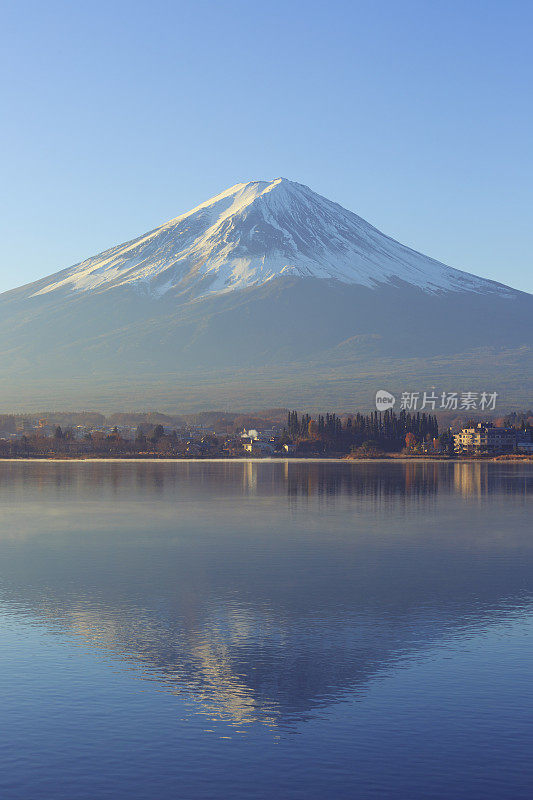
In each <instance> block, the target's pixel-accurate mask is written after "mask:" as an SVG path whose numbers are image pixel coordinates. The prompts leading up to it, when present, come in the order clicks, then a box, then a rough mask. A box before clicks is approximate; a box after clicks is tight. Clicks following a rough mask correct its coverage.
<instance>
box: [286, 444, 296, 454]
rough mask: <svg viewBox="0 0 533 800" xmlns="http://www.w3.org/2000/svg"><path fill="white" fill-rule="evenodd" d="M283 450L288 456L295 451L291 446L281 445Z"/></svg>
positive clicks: (293, 446)
mask: <svg viewBox="0 0 533 800" xmlns="http://www.w3.org/2000/svg"><path fill="white" fill-rule="evenodd" d="M283 449H284V450H285V452H286V453H287V454H288V455H290V454H291V453H294V451H295V450H296V447H295V445H293V444H284V445H283Z"/></svg>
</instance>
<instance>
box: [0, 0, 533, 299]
mask: <svg viewBox="0 0 533 800" xmlns="http://www.w3.org/2000/svg"><path fill="white" fill-rule="evenodd" d="M532 28H533V3H532V2H529V0H522V1H520V2H517V1H516V0H501V2H491V0H461V1H460V2H455V0H445V1H443V0H425V2H415V1H413V0H396V1H395V2H390V1H388V0H380V1H379V2H377V0H367V1H366V2H358V1H357V0H346V1H345V0H320V2H314V0H305V1H301V0H284V2H279V0H269V2H252V1H251V0H235V2H226V0H219V1H218V2H207V1H206V0H194V2H180V1H179V0H175V2H164V1H162V0H151V1H150V2H136V0H127V2H124V1H123V0H105V2H102V1H101V0H91V2H81V0H67V1H66V2H58V0H47V2H42V0H37V2H36V1H35V0H30V1H29V2H26V1H25V2H23V3H22V2H20V3H17V2H14V0H12V2H4V3H3V4H2V7H1V18H0V60H1V63H0V74H1V78H0V81H1V84H2V101H1V106H0V108H1V113H2V122H1V125H0V137H1V143H2V146H1V151H0V152H1V155H0V157H1V160H2V169H1V175H2V192H1V197H2V209H1V214H0V224H1V226H2V231H1V235H2V254H1V257H0V290H5V289H8V288H12V287H14V286H18V285H20V284H22V283H27V282H28V281H31V280H34V279H36V278H38V277H41V276H43V275H47V274H49V273H52V272H55V271H57V270H58V269H61V268H63V267H66V266H69V265H71V264H74V263H76V262H77V261H80V260H82V259H84V258H86V257H88V256H91V255H94V254H96V253H98V252H99V251H101V250H104V249H106V248H107V247H110V246H112V245H114V244H117V243H119V242H122V241H125V240H128V239H130V238H133V237H135V236H137V235H139V234H141V233H143V232H144V231H146V230H149V229H151V228H153V227H156V226H157V225H159V224H161V223H162V222H164V221H166V220H168V219H170V218H172V217H175V216H177V215H178V214H180V213H182V212H184V211H187V210H188V209H189V208H191V207H193V206H195V205H197V204H198V203H200V202H202V201H204V200H206V199H207V198H208V197H210V196H212V195H214V194H218V193H219V192H220V191H222V190H223V189H225V188H226V187H228V186H230V185H232V184H234V183H237V182H240V181H247V180H260V179H261V180H264V179H270V178H275V177H278V176H283V177H286V178H290V179H292V180H296V181H299V182H301V183H305V184H307V185H309V186H310V187H311V188H313V189H314V190H316V191H318V192H320V193H321V194H323V195H325V196H327V197H329V198H330V199H332V200H336V201H337V202H339V203H341V204H342V205H344V206H345V207H347V208H349V209H351V210H352V211H355V212H356V213H358V214H360V215H361V216H362V217H364V218H365V219H367V220H368V221H369V222H371V223H372V224H374V225H376V226H377V227H378V228H380V229H381V230H383V231H384V232H385V233H387V234H389V235H390V236H393V237H394V238H396V239H398V240H399V241H401V242H403V243H404V244H408V245H410V246H412V247H415V248H416V249H417V250H421V251H422V252H424V253H427V254H428V255H431V256H433V257H434V258H438V259H440V260H441V261H444V262H445V263H447V264H450V265H451V266H454V267H457V268H460V269H465V270H468V271H471V272H474V273H476V274H479V275H483V276H485V277H489V278H493V279H495V280H499V281H502V282H504V283H508V284H510V285H512V286H515V287H517V288H520V289H524V290H527V291H533V270H532V260H531V253H532V251H533V226H532V224H531V208H532V199H533V191H532V187H533V158H532V144H533V136H532V127H533V126H532V122H533V103H532V85H533V68H532V63H533V59H532V56H531V49H532V41H533V37H532Z"/></svg>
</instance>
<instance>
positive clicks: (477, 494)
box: [0, 461, 533, 726]
mask: <svg viewBox="0 0 533 800" xmlns="http://www.w3.org/2000/svg"><path fill="white" fill-rule="evenodd" d="M532 487H533V470H532V469H531V467H529V466H527V465H520V464H518V465H515V464H497V463H495V464H482V463H473V464H470V463H429V462H428V463H422V462H421V463H405V462H404V463H342V464H339V463H335V462H331V463H318V462H309V463H298V462H290V461H289V462H279V463H271V462H264V463H257V462H222V463H213V462H184V463H152V462H145V463H139V462H131V463H129V462H128V463H105V462H102V463H96V462H95V463H90V462H89V463H48V462H43V463H31V462H9V463H8V462H6V463H2V464H0V501H1V504H2V510H3V514H2V523H1V524H0V564H1V566H0V611H2V612H3V613H10V614H12V615H15V616H20V617H24V618H27V619H29V620H31V621H32V622H34V623H37V624H39V625H43V626H45V627H46V628H47V629H48V630H52V631H59V632H61V633H65V632H68V633H70V634H72V635H75V636H77V637H80V638H81V639H83V641H85V642H87V643H89V644H90V646H91V647H94V648H96V649H105V650H110V651H112V652H113V653H114V654H115V655H117V656H119V658H120V659H122V660H123V662H124V664H127V665H128V667H131V666H132V664H133V665H134V666H135V667H136V668H137V669H139V670H140V671H141V672H142V675H143V676H144V677H145V678H147V679H150V680H153V681H157V682H159V683H160V684H161V686H163V687H165V688H166V689H168V690H169V691H171V692H174V693H177V694H180V695H182V696H185V697H187V698H190V699H192V700H193V701H194V702H195V703H196V705H197V710H199V711H202V712H206V713H208V714H210V715H217V716H220V717H223V718H224V719H227V720H229V721H231V722H233V723H235V724H238V725H242V724H243V723H251V722H254V721H261V722H263V723H265V724H267V725H270V726H281V725H290V724H291V723H292V722H294V721H297V720H301V719H305V718H308V717H309V715H312V714H313V713H318V711H319V709H321V708H322V709H324V708H326V707H328V706H330V705H331V704H333V703H336V702H338V701H340V700H342V699H343V698H345V697H347V696H349V695H354V694H357V693H364V692H365V691H366V690H367V688H368V687H369V686H371V685H372V683H373V682H374V681H375V680H376V679H377V678H379V677H380V676H381V675H383V674H386V673H387V671H388V670H390V669H391V668H393V667H394V666H395V665H397V664H398V663H409V661H410V660H412V659H415V658H417V657H419V656H421V655H422V656H423V654H424V653H425V652H427V651H428V649H430V648H431V647H433V646H434V645H435V644H436V643H438V642H441V641H449V640H450V639H453V638H454V637H461V636H468V635H472V634H475V633H478V632H480V631H483V630H485V629H487V628H488V627H489V626H491V625H494V624H495V623H501V622H502V621H505V620H510V619H515V618H517V617H519V616H520V615H521V614H524V613H525V612H526V611H530V610H531V609H530V605H531V576H532V572H533V571H532V566H533V546H532V542H531V538H530V536H529V531H528V528H527V525H525V524H524V522H525V520H526V519H527V516H526V510H525V509H526V506H527V504H528V502H529V500H530V497H531V490H532Z"/></svg>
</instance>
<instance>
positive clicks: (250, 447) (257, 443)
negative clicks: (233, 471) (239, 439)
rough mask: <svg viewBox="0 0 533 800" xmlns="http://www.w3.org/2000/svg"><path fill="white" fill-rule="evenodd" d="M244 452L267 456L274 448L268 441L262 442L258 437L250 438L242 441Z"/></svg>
mask: <svg viewBox="0 0 533 800" xmlns="http://www.w3.org/2000/svg"><path fill="white" fill-rule="evenodd" d="M243 447H244V450H245V452H247V453H250V454H251V455H257V456H268V455H271V454H272V453H274V448H273V447H272V445H271V444H270V443H269V442H262V441H261V440H260V439H250V441H245V442H244V443H243Z"/></svg>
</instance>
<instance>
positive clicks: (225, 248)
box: [32, 178, 512, 299]
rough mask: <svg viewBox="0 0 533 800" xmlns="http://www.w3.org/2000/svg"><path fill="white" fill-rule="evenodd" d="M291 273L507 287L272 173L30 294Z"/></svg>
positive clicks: (437, 287)
mask: <svg viewBox="0 0 533 800" xmlns="http://www.w3.org/2000/svg"><path fill="white" fill-rule="evenodd" d="M286 275H296V276H299V277H314V278H322V279H329V280H336V281H340V282H342V283H347V284H356V285H361V286H366V287H371V288H372V287H378V286H382V285H384V284H385V285H386V284H395V283H398V282H405V283H408V284H410V285H412V286H415V287H419V288H421V289H423V290H425V291H427V292H441V291H468V292H476V293H484V292H490V293H494V292H497V293H512V290H508V289H506V287H503V286H501V285H499V284H496V283H493V282H492V281H487V280H485V279H483V278H478V277H476V276H474V275H470V274H469V273H466V272H461V271H459V270H456V269H452V268H451V267H447V266H445V265H444V264H441V263H440V262H438V261H435V260H434V259H432V258H428V257H427V256H424V255H422V254H421V253H418V252H416V251H415V250H411V249H410V248H408V247H405V246H404V245H401V244H399V243H398V242H396V241H395V240H394V239H391V238H389V237H388V236H386V235H385V234H383V233H381V232H380V231H379V230H377V229H376V228H374V227H373V226H372V225H370V224H369V223H368V222H365V220H363V219H362V218H361V217H358V216H357V215H356V214H354V213H352V212H351V211H347V210H346V209H344V208H342V206H340V205H338V204H337V203H334V202H331V201H330V200H327V199H326V198H324V197H321V196H320V195H318V194H316V193H315V192H313V191H312V190H311V189H309V188H308V187H307V186H303V185H301V184H298V183H294V182H292V181H289V180H286V179H283V178H277V179H276V180H273V181H254V182H250V183H239V184H236V185H235V186H232V187H231V188H229V189H227V190H226V191H225V192H222V193H221V194H219V195H217V196H216V197H213V198H211V199H210V200H208V201H206V202H205V203H202V204H201V205H199V206H197V207H196V208H193V209H192V210H191V211H189V212H187V213H186V214H182V215H181V216H179V217H176V218H175V219H172V220H170V221H169V222H167V223H165V224H164V225H161V226H160V227H158V228H155V229H154V230H153V231H150V232H149V233H146V234H143V235H142V236H140V237H139V238H137V239H133V240H132V241H130V242H126V243H125V244H121V245H117V246H116V247H113V248H111V249H109V250H106V251H105V252H104V253H100V254H99V255H97V256H93V257H92V258H89V259H87V260H86V261H83V262H82V263H80V264H76V265H75V266H73V267H71V268H69V269H67V270H63V271H62V272H60V273H57V274H56V275H54V276H51V278H50V281H49V282H47V283H45V285H44V286H41V288H40V289H39V290H38V291H37V292H35V293H34V295H32V296H37V295H44V294H48V293H49V292H54V291H57V290H60V289H70V290H73V291H77V292H87V291H93V292H94V291H98V292H100V291H105V290H107V289H111V288H115V287H118V286H129V287H132V288H133V289H135V290H136V291H137V292H139V293H141V294H146V295H149V296H150V297H153V298H160V297H162V296H164V295H166V294H167V293H169V292H177V293H185V292H187V293H189V294H190V296H191V297H192V298H193V299H198V298H201V297H205V296H207V295H211V294H221V293H226V292H230V291H234V290H240V289H244V288H247V287H251V286H259V285H262V284H264V283H267V282H268V281H271V280H273V279H274V278H277V277H279V276H286Z"/></svg>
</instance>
